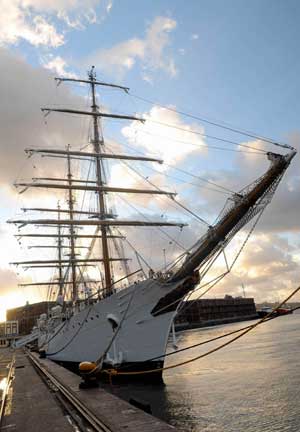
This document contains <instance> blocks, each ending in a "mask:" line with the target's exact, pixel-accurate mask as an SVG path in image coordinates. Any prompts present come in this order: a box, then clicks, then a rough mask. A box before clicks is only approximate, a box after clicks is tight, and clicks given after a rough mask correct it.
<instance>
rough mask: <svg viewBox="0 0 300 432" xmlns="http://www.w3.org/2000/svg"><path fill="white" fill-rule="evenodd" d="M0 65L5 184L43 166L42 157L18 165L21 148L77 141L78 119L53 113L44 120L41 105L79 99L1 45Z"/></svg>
mask: <svg viewBox="0 0 300 432" xmlns="http://www.w3.org/2000/svg"><path fill="white" fill-rule="evenodd" d="M0 67H1V71H2V79H1V82H0V92H1V106H0V128H1V139H0V154H1V157H2V160H3V161H5V164H3V166H2V167H1V172H0V184H2V185H3V184H4V185H7V184H11V183H13V181H14V180H15V179H16V178H20V177H26V176H27V175H28V174H29V176H31V177H32V176H35V173H36V172H38V170H39V169H41V168H40V167H42V166H45V161H44V160H42V161H41V162H38V163H36V164H35V163H34V160H33V159H31V160H29V161H28V163H27V164H25V166H24V168H23V169H21V167H22V165H24V152H23V150H24V148H26V147H31V146H32V147H43V146H48V145H51V146H52V147H56V146H64V145H66V144H67V143H68V142H70V143H72V144H73V145H74V146H76V144H78V143H79V142H80V138H81V137H82V135H83V134H82V128H83V123H82V121H80V120H78V118H77V119H74V118H73V117H71V116H69V117H68V118H66V117H65V116H60V115H56V114H53V115H50V117H47V119H46V120H44V118H43V114H42V113H41V110H40V109H41V107H43V106H45V105H47V104H48V105H49V104H50V105H51V102H52V101H53V102H54V101H55V102H56V103H61V104H66V105H73V106H74V105H75V106H76V105H77V106H78V105H79V104H81V103H82V101H81V99H80V98H78V97H76V96H73V95H72V94H71V93H70V91H69V88H68V86H60V87H59V88H58V89H57V90H56V84H55V83H54V80H53V76H51V74H50V73H49V72H48V71H46V70H43V69H40V68H33V67H31V66H29V65H28V64H27V63H26V62H25V61H24V60H23V59H21V58H17V57H14V56H13V55H11V54H10V53H9V52H8V51H7V50H5V49H0ZM37 89H38V91H37ZM53 95H55V97H54V96H53ZM55 99H56V100H55ZM48 163H51V162H48ZM56 163H57V162H56ZM33 165H34V166H35V167H36V168H33Z"/></svg>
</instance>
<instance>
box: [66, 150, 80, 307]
mask: <svg viewBox="0 0 300 432" xmlns="http://www.w3.org/2000/svg"><path fill="white" fill-rule="evenodd" d="M68 148H69V146H68ZM67 161H68V174H67V177H68V185H69V189H68V206H69V217H70V221H73V220H74V197H73V192H72V172H71V158H70V155H67ZM69 233H70V263H71V279H72V300H73V301H74V302H76V300H77V299H78V292H77V281H76V255H75V228H74V225H73V224H70V226H69Z"/></svg>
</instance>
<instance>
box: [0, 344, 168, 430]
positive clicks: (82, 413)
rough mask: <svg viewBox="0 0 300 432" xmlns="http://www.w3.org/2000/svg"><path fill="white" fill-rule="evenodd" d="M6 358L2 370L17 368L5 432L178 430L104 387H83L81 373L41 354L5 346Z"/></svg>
mask: <svg viewBox="0 0 300 432" xmlns="http://www.w3.org/2000/svg"><path fill="white" fill-rule="evenodd" d="M0 360H1V363H0V364H1V365H2V369H1V370H0V371H1V373H3V375H4V376H5V377H8V374H9V371H11V377H8V378H11V379H10V380H9V379H8V381H7V384H8V385H7V386H5V390H7V392H6V393H7V394H6V400H5V401H4V403H3V404H2V405H3V413H2V416H1V418H0V421H1V424H0V426H1V427H0V431H1V432H4V431H12V432H13V431H22V432H29V431H30V432H34V431H37V432H38V431H43V432H48V431H49V432H56V431H60V432H69V431H70V432H71V431H73V432H74V431H75V430H76V431H78V430H79V431H87V430H89V431H106V432H121V431H128V432H131V431H132V432H133V431H135V432H136V431H139V430H143V432H148V431H149V432H150V431H151V432H170V431H173V432H174V431H175V430H176V429H175V428H174V427H172V426H170V425H168V424H166V423H164V422H162V421H161V420H159V419H157V418H155V417H153V416H151V415H150V414H147V413H146V412H144V411H142V410H140V409H138V408H136V407H135V406H133V405H131V404H129V403H127V402H125V401H123V400H121V399H119V398H118V397H116V396H114V395H112V394H110V393H108V392H106V391H105V390H103V389H101V387H100V388H90V389H84V390H82V389H79V384H80V382H81V378H80V377H79V376H77V375H76V374H74V373H72V372H70V371H68V370H67V369H65V368H63V367H62V366H59V365H57V364H56V363H54V362H52V361H51V360H48V359H40V358H39V356H38V354H36V353H30V352H27V351H23V350H17V351H16V352H15V353H13V352H12V351H10V350H3V351H2V353H1V357H0ZM9 384H10V385H9ZM3 394H4V393H3Z"/></svg>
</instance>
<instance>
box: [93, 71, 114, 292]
mask: <svg viewBox="0 0 300 432" xmlns="http://www.w3.org/2000/svg"><path fill="white" fill-rule="evenodd" d="M89 79H90V80H91V90H92V106H91V108H92V113H93V138H92V143H93V147H94V152H95V153H96V154H97V156H96V158H95V165H96V183H97V186H98V187H99V191H98V206H99V213H100V219H105V218H106V200H105V195H104V193H103V190H102V189H101V188H102V187H103V185H104V179H105V173H104V169H103V163H102V159H101V156H100V154H101V151H100V145H101V146H104V141H103V136H102V134H101V136H100V133H99V125H98V117H97V110H98V106H97V103H96V94H95V83H94V81H95V80H96V73H95V71H94V66H92V69H91V70H90V72H89ZM100 230H101V237H102V238H101V242H102V254H103V264H104V280H105V295H106V296H109V295H110V294H111V292H112V278H111V268H110V264H109V248H108V241H107V227H106V226H105V225H102V226H101V228H100Z"/></svg>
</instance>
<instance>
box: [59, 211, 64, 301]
mask: <svg viewBox="0 0 300 432" xmlns="http://www.w3.org/2000/svg"><path fill="white" fill-rule="evenodd" d="M57 218H58V220H60V205H59V202H58V204H57ZM57 251H58V260H59V262H60V264H59V265H58V283H59V291H58V293H59V295H60V296H62V295H63V288H64V283H63V273H62V267H61V260H62V256H61V251H62V239H61V225H60V224H59V225H58V227H57Z"/></svg>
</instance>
